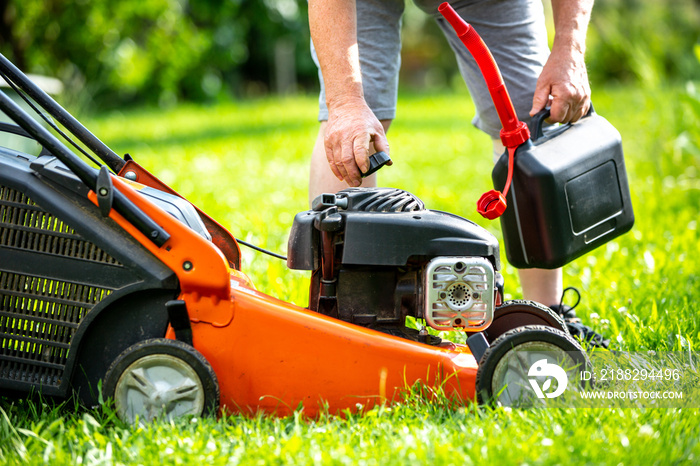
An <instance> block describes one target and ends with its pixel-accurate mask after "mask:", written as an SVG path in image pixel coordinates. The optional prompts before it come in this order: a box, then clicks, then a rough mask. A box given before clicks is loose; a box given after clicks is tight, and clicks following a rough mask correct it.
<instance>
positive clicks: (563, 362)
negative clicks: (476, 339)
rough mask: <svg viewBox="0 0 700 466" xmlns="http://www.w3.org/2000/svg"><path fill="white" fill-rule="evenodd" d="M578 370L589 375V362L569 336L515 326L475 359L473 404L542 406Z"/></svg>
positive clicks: (574, 378) (572, 379) (541, 328)
mask: <svg viewBox="0 0 700 466" xmlns="http://www.w3.org/2000/svg"><path fill="white" fill-rule="evenodd" d="M582 370H590V361H589V359H588V356H587V355H586V353H585V352H584V350H583V348H581V345H579V344H578V342H577V341H576V340H574V338H573V337H572V336H571V335H569V334H567V333H564V332H562V331H561V330H558V329H556V328H552V327H545V326H542V325H526V326H523V327H518V328H516V329H513V330H509V331H507V332H506V333H504V334H503V335H501V336H500V337H498V338H497V339H496V340H495V341H494V342H493V344H492V345H491V346H490V347H489V348H488V349H487V350H486V352H485V353H484V355H483V357H482V358H481V361H480V363H479V368H478V370H477V373H476V393H477V399H478V401H479V403H482V404H484V403H493V404H496V405H502V406H533V405H537V404H541V405H544V403H545V401H546V399H547V398H556V397H558V396H559V395H561V394H563V392H564V391H565V389H566V387H567V386H570V385H575V384H576V383H577V382H578V381H579V380H580V371H582ZM553 380H556V384H553V383H552V382H553ZM552 386H554V388H555V390H554V391H551V390H550V388H551V387H552Z"/></svg>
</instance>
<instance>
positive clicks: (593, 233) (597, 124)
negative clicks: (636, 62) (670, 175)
mask: <svg viewBox="0 0 700 466" xmlns="http://www.w3.org/2000/svg"><path fill="white" fill-rule="evenodd" d="M548 116H549V113H548V111H545V112H541V113H540V114H538V115H537V116H536V117H534V118H533V122H532V137H531V139H530V140H529V141H527V142H525V143H524V144H522V145H520V146H519V147H518V148H517V150H516V152H515V157H514V167H513V180H512V185H511V187H510V190H509V191H508V194H507V196H506V201H507V205H508V207H507V208H506V210H505V212H504V213H503V215H502V216H501V228H502V230H503V238H504V243H505V250H506V256H507V257H508V261H509V262H510V263H511V264H512V265H514V266H515V267H518V268H533V267H536V268H545V269H555V268H558V267H561V266H563V265H564V264H567V263H568V262H570V261H572V260H574V259H576V258H577V257H579V256H581V255H583V254H585V253H587V252H590V251H592V250H593V249H595V248H597V247H598V246H600V245H602V244H604V243H606V242H608V241H610V240H611V239H613V238H615V237H617V236H619V235H621V234H623V233H625V232H627V231H629V230H630V229H631V228H632V225H633V224H634V213H633V211H632V202H631V199H630V191H629V184H628V182H627V172H626V170H625V161H624V157H623V152H622V140H621V137H620V133H619V132H618V131H617V129H615V127H613V125H611V124H610V123H609V122H608V121H607V120H606V119H605V118H603V117H602V116H600V115H598V114H597V113H595V112H594V111H593V110H592V108H591V111H590V112H589V113H588V115H587V116H585V117H584V118H582V119H581V120H579V121H578V122H576V123H573V124H566V125H562V126H559V127H556V128H551V129H550V131H547V132H544V134H543V131H542V125H543V122H544V120H545V118H547V117H548ZM507 175H508V153H507V151H506V153H504V154H503V156H501V157H500V158H499V160H498V161H497V163H496V165H495V167H494V169H493V173H492V178H493V182H494V186H495V187H496V189H503V186H504V185H505V182H506V178H507Z"/></svg>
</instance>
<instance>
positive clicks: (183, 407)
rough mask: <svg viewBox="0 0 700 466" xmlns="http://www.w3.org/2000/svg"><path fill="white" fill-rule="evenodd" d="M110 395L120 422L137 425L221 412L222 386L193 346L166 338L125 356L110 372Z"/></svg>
mask: <svg viewBox="0 0 700 466" xmlns="http://www.w3.org/2000/svg"><path fill="white" fill-rule="evenodd" d="M104 394H105V395H106V396H108V397H111V398H112V399H113V400H114V404H115V407H116V409H117V415H118V416H119V418H120V419H121V420H123V421H125V422H128V423H131V424H133V423H135V422H136V421H137V420H138V421H139V422H150V421H152V420H153V419H155V418H158V417H160V416H163V417H164V418H166V419H174V418H177V417H180V416H186V415H194V416H201V415H206V414H214V413H216V412H217V411H218V409H219V384H218V382H217V379H216V374H215V373H214V370H213V369H212V367H211V365H210V364H209V362H208V361H207V360H206V359H205V358H204V356H202V354H201V353H200V352H199V351H197V350H196V349H195V348H193V347H192V346H190V345H188V344H186V343H183V342H181V341H177V340H168V339H165V338H154V339H150V340H144V341H142V342H139V343H136V344H135V345H133V346H131V347H129V348H127V349H126V350H125V351H124V352H123V353H121V354H120V355H119V356H118V357H117V359H115V360H114V362H113V363H112V365H111V366H110V368H109V369H108V370H107V374H106V375H105V380H104Z"/></svg>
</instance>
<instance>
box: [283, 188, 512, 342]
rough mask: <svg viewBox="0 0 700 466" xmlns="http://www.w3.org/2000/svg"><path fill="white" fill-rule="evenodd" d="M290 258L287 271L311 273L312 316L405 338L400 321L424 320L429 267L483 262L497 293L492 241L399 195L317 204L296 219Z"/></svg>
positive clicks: (378, 193) (343, 197) (360, 193)
mask: <svg viewBox="0 0 700 466" xmlns="http://www.w3.org/2000/svg"><path fill="white" fill-rule="evenodd" d="M288 251H289V252H288V259H287V265H288V266H289V268H291V269H297V270H312V271H313V275H312V280H311V291H310V297H309V301H310V302H309V308H310V309H311V310H314V311H317V312H320V313H323V314H326V315H330V316H332V317H337V318H340V319H342V320H344V321H347V322H352V323H355V324H358V325H364V326H369V327H372V328H377V329H379V330H382V331H386V332H388V333H392V334H397V335H401V336H407V337H410V338H414V337H413V335H412V334H413V332H411V331H410V330H409V329H406V328H405V326H404V324H405V319H406V316H413V317H416V318H419V319H422V318H424V317H425V316H424V312H423V309H424V303H425V299H426V296H425V290H424V287H425V277H424V274H425V269H426V265H427V264H428V262H430V261H431V260H432V259H435V258H437V257H454V258H458V259H459V258H483V259H485V261H483V262H484V263H486V264H487V267H488V268H492V271H493V274H494V275H495V284H494V286H495V288H496V289H499V290H501V292H502V286H503V285H502V283H503V280H502V277H501V275H500V274H499V273H498V272H497V271H498V270H499V269H500V259H499V247H498V241H497V240H496V238H495V237H494V236H493V235H492V234H490V233H489V232H487V231H486V230H485V229H483V228H481V227H480V226H478V225H476V224H475V223H473V222H471V221H469V220H466V219H464V218H462V217H459V216H457V215H453V214H449V213H446V212H439V211H433V210H427V209H425V207H424V204H423V202H422V201H421V200H420V199H418V198H417V197H415V196H414V195H412V194H410V193H408V192H406V191H403V190H400V189H393V188H349V189H346V190H343V191H340V192H339V193H337V194H336V195H333V194H323V195H321V196H319V197H318V198H316V199H315V200H314V202H313V208H312V209H311V210H309V211H305V212H301V213H299V214H297V215H296V217H295V218H294V224H293V226H292V229H291V232H290V236H289V245H288ZM493 291H494V290H490V291H489V292H491V293H492V292H493ZM474 296H475V297H478V293H474ZM457 322H458V323H459V322H460V321H459V320H457ZM457 326H459V325H457ZM423 339H425V338H423Z"/></svg>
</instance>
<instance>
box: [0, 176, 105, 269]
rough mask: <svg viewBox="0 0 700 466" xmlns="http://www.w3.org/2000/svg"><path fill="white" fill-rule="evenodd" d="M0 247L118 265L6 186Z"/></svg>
mask: <svg viewBox="0 0 700 466" xmlns="http://www.w3.org/2000/svg"><path fill="white" fill-rule="evenodd" d="M0 246H4V247H8V248H14V249H23V250H30V251H34V252H40V253H44V254H51V255H57V256H63V257H72V258H75V259H81V260H85V261H90V262H99V263H103V264H115V265H119V262H118V261H117V260H116V259H114V258H113V257H112V256H110V255H109V254H107V253H106V252H105V251H103V250H102V249H100V248H99V247H97V246H95V245H94V244H93V243H91V242H89V241H86V240H84V239H83V238H81V237H80V236H79V235H78V234H76V232H75V231H74V230H73V229H72V228H71V227H70V226H68V225H66V224H65V223H63V222H62V221H61V220H60V219H58V218H56V217H55V216H54V215H52V214H50V213H48V212H46V211H45V210H43V209H42V208H41V207H39V206H38V205H36V204H35V203H34V202H32V201H31V200H30V199H29V198H28V197H27V196H26V195H24V194H23V193H21V192H19V191H16V190H14V189H11V188H8V187H6V186H0Z"/></svg>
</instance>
